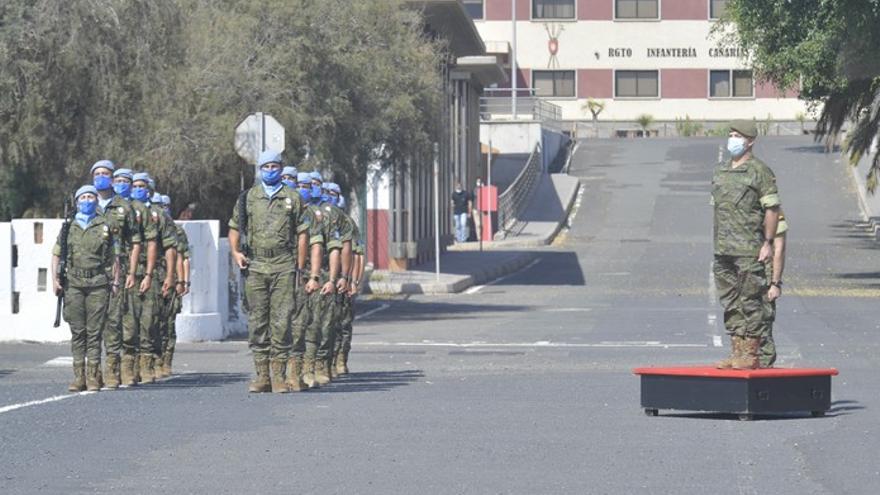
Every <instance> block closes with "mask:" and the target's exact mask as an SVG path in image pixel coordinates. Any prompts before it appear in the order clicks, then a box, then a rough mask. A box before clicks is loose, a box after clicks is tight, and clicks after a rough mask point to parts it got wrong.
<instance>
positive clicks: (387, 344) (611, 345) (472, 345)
mask: <svg viewBox="0 0 880 495" xmlns="http://www.w3.org/2000/svg"><path fill="white" fill-rule="evenodd" d="M358 345H361V346H373V347H455V348H470V349H474V348H497V347H541V348H593V347H609V348H626V347H649V348H661V349H667V348H692V347H709V346H708V344H664V343H663V342H660V341H644V342H643V341H631V342H629V341H624V342H598V343H594V344H575V343H570V342H549V341H546V340H545V341H538V342H499V343H489V342H431V341H423V342H358Z"/></svg>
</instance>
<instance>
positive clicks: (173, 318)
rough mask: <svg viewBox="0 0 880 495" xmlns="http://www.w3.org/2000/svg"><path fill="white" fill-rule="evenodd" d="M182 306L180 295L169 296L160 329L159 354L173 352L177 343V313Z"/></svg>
mask: <svg viewBox="0 0 880 495" xmlns="http://www.w3.org/2000/svg"><path fill="white" fill-rule="evenodd" d="M182 307H183V302H182V301H181V298H180V296H179V295H177V293H175V294H174V295H173V296H172V298H171V304H169V306H168V314H167V315H166V316H165V318H164V322H165V326H164V328H162V329H161V331H160V340H161V342H160V343H159V349H160V350H161V352H160V353H159V355H160V356H161V355H164V354H165V353H166V352H172V353H173V352H174V347H175V346H176V345H177V327H176V323H177V315H178V314H180V310H181V309H182Z"/></svg>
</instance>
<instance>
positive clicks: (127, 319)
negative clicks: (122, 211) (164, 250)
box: [122, 200, 161, 385]
mask: <svg viewBox="0 0 880 495" xmlns="http://www.w3.org/2000/svg"><path fill="white" fill-rule="evenodd" d="M130 204H131V207H132V210H133V211H134V215H135V225H136V226H139V229H140V232H141V235H142V240H143V248H142V249H141V255H140V257H139V258H138V264H137V271H136V272H135V285H134V287H133V288H132V289H131V290H130V291H128V294H127V298H128V299H127V302H128V304H127V306H128V307H127V308H125V311H124V312H123V314H122V352H123V356H122V361H123V363H122V371H123V373H122V375H123V380H122V381H123V384H124V385H130V384H132V379H133V378H134V375H135V371H134V366H135V360H136V356H137V353H138V349H139V347H140V340H141V336H142V335H143V336H144V337H143V338H145V339H147V341H149V335H148V333H149V329H150V326H151V325H152V322H153V314H154V312H155V307H156V301H155V292H154V290H153V288H154V287H155V286H156V274H155V273H154V274H153V277H152V280H151V282H152V283H151V286H150V290H148V291H147V292H145V293H144V294H141V293H140V285H141V282H142V281H143V279H144V274H145V272H146V269H147V243H148V242H150V241H157V240H158V236H159V224H158V223H157V222H156V221H154V220H153V217H152V215H151V212H150V209H149V207H148V206H147V205H146V204H144V203H142V202H140V201H135V200H132V201H131V203H130ZM160 252H161V250H160ZM154 270H155V269H154ZM159 283H160V284H161V282H159ZM126 377H129V378H131V379H129V380H126Z"/></svg>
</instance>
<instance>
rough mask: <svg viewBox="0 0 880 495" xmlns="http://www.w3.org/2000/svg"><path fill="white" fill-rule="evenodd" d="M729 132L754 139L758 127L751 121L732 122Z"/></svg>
mask: <svg viewBox="0 0 880 495" xmlns="http://www.w3.org/2000/svg"><path fill="white" fill-rule="evenodd" d="M730 130H731V131H736V132H738V133H740V134H742V135H743V136H745V137H747V138H752V139H754V138H756V137H757V136H758V126H757V125H755V122H754V121H751V120H734V121H733V122H731V123H730Z"/></svg>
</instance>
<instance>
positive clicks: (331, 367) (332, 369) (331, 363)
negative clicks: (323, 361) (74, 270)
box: [327, 357, 339, 381]
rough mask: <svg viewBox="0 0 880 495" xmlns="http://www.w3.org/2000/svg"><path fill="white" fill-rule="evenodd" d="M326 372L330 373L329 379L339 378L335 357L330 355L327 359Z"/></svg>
mask: <svg viewBox="0 0 880 495" xmlns="http://www.w3.org/2000/svg"><path fill="white" fill-rule="evenodd" d="M327 374H328V375H330V380H331V381H333V380H336V379H337V378H339V373H337V372H336V358H335V357H332V358H330V359H328V360H327Z"/></svg>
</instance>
